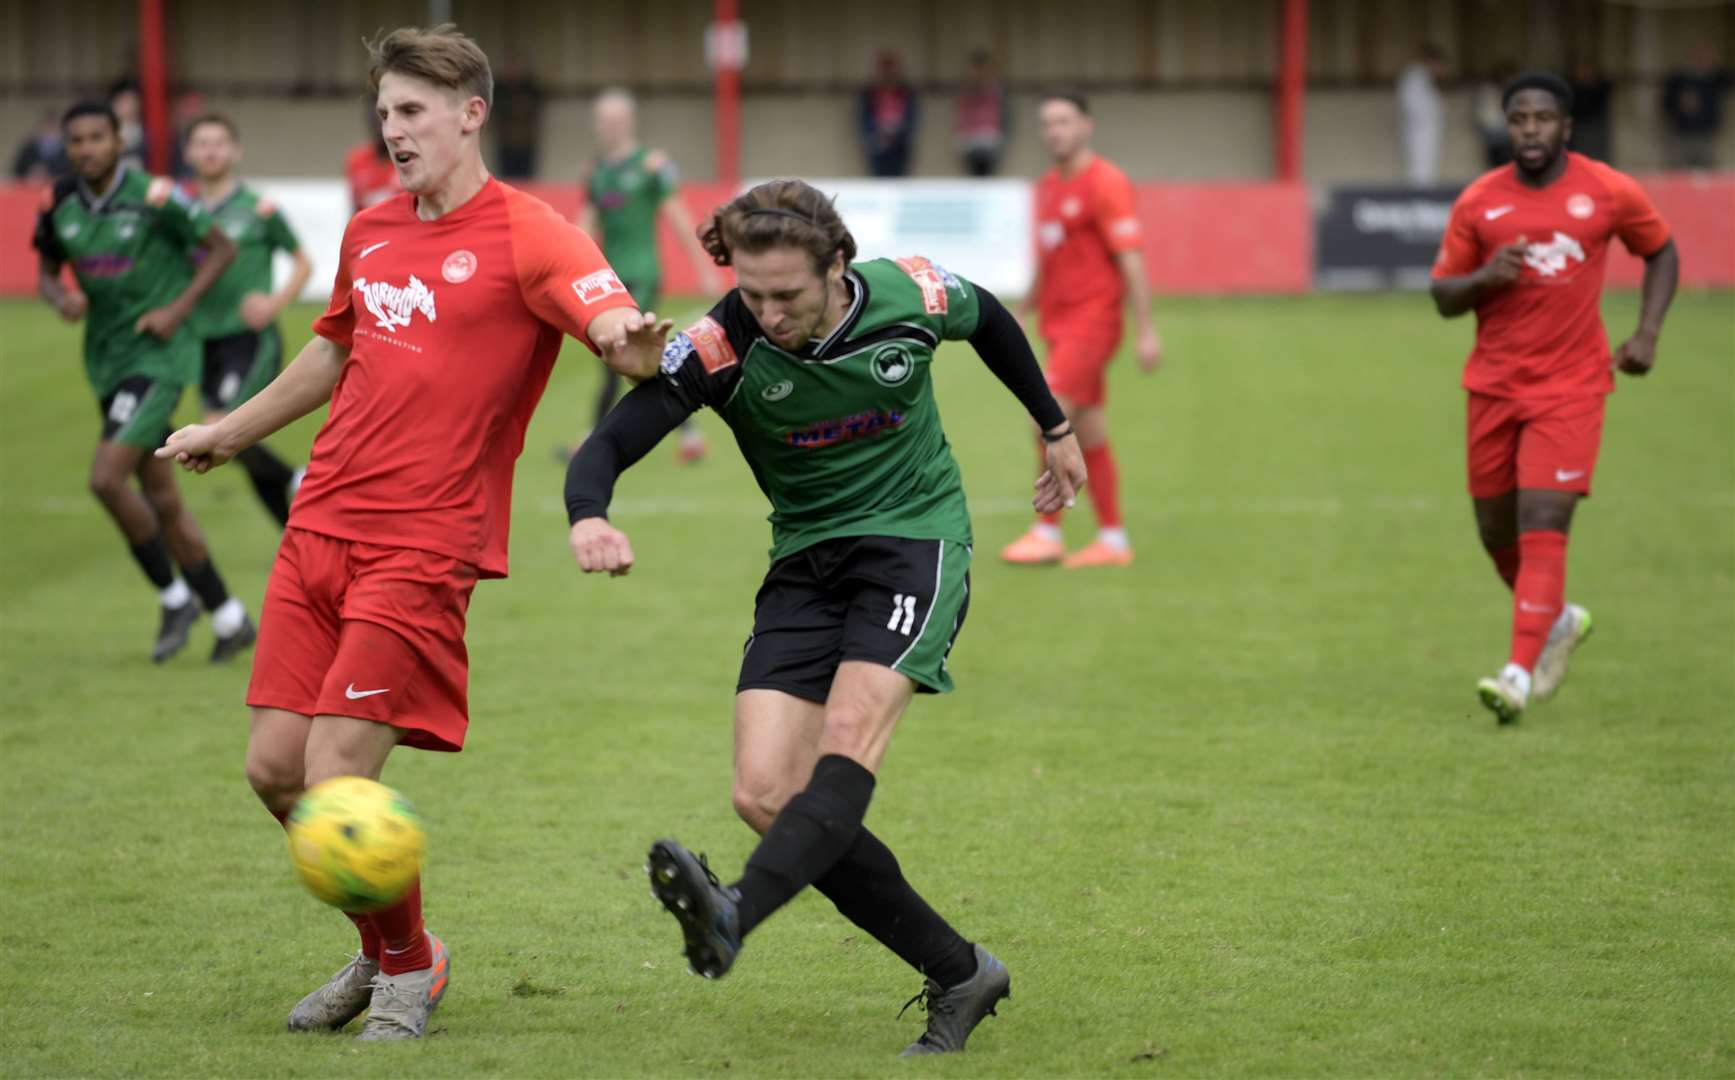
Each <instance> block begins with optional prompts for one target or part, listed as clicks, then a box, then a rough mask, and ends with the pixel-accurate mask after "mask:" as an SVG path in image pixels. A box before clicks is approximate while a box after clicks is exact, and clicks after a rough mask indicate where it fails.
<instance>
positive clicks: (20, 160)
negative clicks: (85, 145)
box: [12, 109, 68, 180]
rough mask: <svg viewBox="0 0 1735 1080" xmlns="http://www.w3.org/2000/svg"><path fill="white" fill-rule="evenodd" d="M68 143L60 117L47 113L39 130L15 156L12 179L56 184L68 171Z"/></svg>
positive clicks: (52, 112) (25, 139)
mask: <svg viewBox="0 0 1735 1080" xmlns="http://www.w3.org/2000/svg"><path fill="white" fill-rule="evenodd" d="M67 167H68V166H67V162H66V140H65V139H64V138H62V137H61V134H60V114H59V113H57V112H55V111H54V110H53V109H44V110H43V111H42V115H41V116H38V117H37V118H36V130H35V131H33V132H31V133H30V134H28V135H26V136H24V141H23V142H21V143H19V144H18V149H17V150H16V151H15V152H14V153H13V154H12V179H14V180H53V179H55V178H56V177H59V176H63V175H65V173H66V170H67Z"/></svg>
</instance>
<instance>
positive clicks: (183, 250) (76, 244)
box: [34, 164, 210, 398]
mask: <svg viewBox="0 0 1735 1080" xmlns="http://www.w3.org/2000/svg"><path fill="white" fill-rule="evenodd" d="M209 227H210V223H209V219H208V218H207V217H206V216H205V214H204V212H203V211H201V210H200V209H199V208H198V206H197V205H195V204H193V203H192V202H191V201H190V200H188V199H187V198H186V197H185V196H183V195H182V194H181V193H180V192H179V191H177V190H176V188H175V185H174V183H173V182H172V181H170V180H169V179H168V178H166V177H152V176H150V175H148V174H146V173H145V172H143V171H141V170H138V169H133V168H130V167H129V166H127V165H125V164H122V165H121V166H120V167H119V170H118V171H117V172H116V174H115V178H114V181H113V182H112V183H111V184H110V185H109V189H108V191H106V192H104V193H103V195H102V197H101V198H97V197H96V196H94V195H92V194H91V193H90V190H89V189H88V188H87V187H85V185H84V183H83V181H81V180H79V179H78V178H76V177H64V178H62V179H61V180H60V181H58V182H56V183H55V185H54V188H53V190H52V191H51V192H50V194H49V197H48V200H47V205H45V206H44V207H43V210H42V213H41V214H40V215H39V216H38V217H37V221H36V235H35V238H34V243H35V246H36V250H37V251H38V252H40V253H41V254H42V257H43V258H44V259H45V260H46V261H47V262H48V263H49V264H50V265H52V266H59V265H61V264H65V263H70V264H71V265H72V272H73V274H74V275H75V276H76V277H77V278H78V284H79V287H80V288H81V289H83V290H84V294H85V296H86V297H88V298H89V300H90V307H89V309H88V310H87V311H86V312H85V316H84V371H85V375H86V376H87V377H88V378H89V379H90V385H91V389H93V390H95V391H96V395H97V397H99V398H100V397H106V396H107V395H108V394H109V393H110V392H111V391H112V390H113V389H114V388H115V387H116V386H117V385H118V384H119V383H120V381H121V380H122V379H125V378H128V377H130V376H134V375H142V376H149V377H150V378H153V379H161V380H165V381H168V382H172V383H176V384H179V385H183V386H184V385H187V384H189V383H194V382H197V381H198V378H199V338H198V335H197V332H196V331H195V329H194V327H193V325H192V323H193V320H192V319H188V320H187V321H186V322H183V323H182V324H181V326H180V328H179V329H178V330H177V331H176V332H175V335H174V337H172V338H170V339H169V340H168V341H162V340H160V339H158V338H156V337H154V336H152V335H150V334H141V333H139V332H137V331H136V330H134V329H133V326H134V324H135V323H137V322H138V318H139V316H140V315H143V314H144V313H145V312H147V311H150V310H152V309H153V308H159V307H162V306H163V305H165V304H167V303H169V302H170V301H171V300H173V299H174V298H175V297H176V296H178V295H180V293H181V291H182V290H183V289H185V288H186V287H187V282H188V281H189V280H190V279H191V278H192V275H193V261H192V252H193V251H194V249H195V248H196V247H197V246H198V243H199V241H200V240H201V239H202V238H203V237H204V235H205V233H206V231H207V230H208V229H209Z"/></svg>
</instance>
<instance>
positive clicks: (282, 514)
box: [235, 443, 295, 525]
mask: <svg viewBox="0 0 1735 1080" xmlns="http://www.w3.org/2000/svg"><path fill="white" fill-rule="evenodd" d="M235 459H236V460H237V461H239V462H240V463H241V467H242V468H243V469H246V470H247V479H249V480H251V481H253V490H254V491H255V492H257V493H258V495H259V501H260V502H262V503H264V504H265V509H267V510H269V511H270V512H271V516H272V517H274V518H276V519H277V524H279V525H287V524H289V481H290V480H292V479H294V477H295V470H294V469H291V468H290V467H289V464H288V463H287V462H285V461H284V460H283V459H282V458H280V457H278V456H277V455H276V454H273V453H272V452H271V451H270V450H268V449H266V448H265V446H264V444H262V443H254V444H253V445H252V446H249V447H248V448H247V449H245V450H243V451H241V452H240V453H239V454H236V455H235Z"/></svg>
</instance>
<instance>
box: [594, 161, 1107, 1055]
mask: <svg viewBox="0 0 1735 1080" xmlns="http://www.w3.org/2000/svg"><path fill="white" fill-rule="evenodd" d="M705 247H706V249H707V250H708V251H710V252H711V253H712V255H713V257H714V258H715V259H716V261H717V262H718V263H719V264H720V265H724V266H733V267H734V268H735V272H736V277H737V280H738V281H739V283H740V284H739V287H738V288H737V289H735V290H733V291H731V292H730V293H729V294H728V295H727V296H725V297H724V298H723V299H722V301H720V302H719V303H718V304H717V305H716V306H715V307H713V308H712V309H711V313H710V314H709V315H707V316H706V317H705V318H703V319H701V320H699V322H698V323H696V324H695V325H693V326H692V327H690V328H689V329H688V330H687V331H685V332H684V333H682V334H681V335H680V336H678V337H677V338H676V339H675V340H674V341H673V342H671V343H670V344H669V346H668V348H667V349H666V350H665V351H664V353H663V364H662V371H661V376H660V377H659V378H656V379H651V380H648V381H646V382H645V383H643V384H641V385H639V386H638V387H637V388H635V389H634V390H633V391H632V392H631V393H630V394H628V395H627V396H626V397H625V398H624V399H622V401H621V403H620V405H619V406H618V407H617V408H616V409H615V410H614V411H613V412H611V413H609V415H608V417H607V418H606V419H604V421H603V422H602V424H601V425H599V426H598V427H597V429H596V430H595V431H594V432H592V433H591V437H590V438H589V439H588V440H586V441H585V444H584V446H583V447H581V448H580V450H579V452H578V454H577V455H576V456H575V457H574V458H573V460H572V464H571V465H570V466H569V467H568V469H567V485H566V505H567V512H568V515H569V517H570V520H571V521H572V532H571V543H572V548H573V553H574V556H575V557H576V559H577V561H578V564H579V567H580V568H581V569H583V570H584V571H586V572H597V571H606V572H608V573H611V574H615V575H620V574H624V573H626V572H627V571H628V570H630V569H631V568H632V562H633V555H632V547H631V545H630V544H629V543H628V541H627V538H626V536H625V535H624V534H623V533H621V532H620V531H619V530H618V529H616V528H614V527H613V526H612V525H610V524H609V522H608V521H607V519H606V517H605V516H604V515H605V514H606V513H607V510H608V505H609V502H610V499H611V498H612V496H613V492H614V485H615V481H616V479H617V478H618V477H619V475H620V473H621V472H622V471H623V470H624V469H626V468H627V467H628V466H630V465H631V464H632V463H633V462H635V461H637V460H639V459H640V458H642V457H643V456H644V455H645V454H646V453H648V452H649V451H650V450H651V448H652V447H654V446H655V445H656V444H657V442H658V441H659V440H660V439H662V438H663V436H664V435H666V434H668V433H669V432H670V431H673V430H674V429H675V428H676V427H677V426H678V425H679V424H680V422H681V421H682V420H684V419H686V418H687V417H688V416H689V415H690V414H691V413H692V412H693V411H694V410H695V409H698V408H699V407H701V406H709V407H710V408H712V409H714V410H716V411H717V413H718V414H719V415H720V416H722V418H723V420H724V421H725V422H726V423H728V425H729V427H730V428H731V429H732V430H733V431H734V433H735V438H736V441H737V442H738V443H739V445H740V447H741V453H742V456H744V457H745V458H746V459H747V463H748V465H749V466H750V467H751V468H752V470H753V475H754V477H755V478H756V479H757V480H758V481H759V486H760V488H761V489H763V490H764V492H765V494H766V496H767V497H768V498H769V499H770V500H771V507H772V510H771V536H772V550H771V568H770V571H769V572H768V573H767V574H766V577H765V582H764V584H763V585H762V586H761V587H760V590H759V596H758V599H757V601H756V605H755V607H756V610H755V611H754V618H753V631H752V634H751V636H749V637H748V639H747V646H746V650H745V652H744V653H743V655H742V660H741V675H740V679H739V681H738V682H737V685H736V696H735V782H734V803H735V809H736V811H737V813H739V814H740V816H741V817H742V819H743V820H745V821H746V822H747V824H748V825H750V826H751V827H752V828H753V829H754V830H755V831H757V832H759V833H760V834H761V836H762V839H761V840H760V842H759V846H758V847H757V848H755V849H754V852H753V854H752V856H751V857H750V858H748V860H747V867H746V870H745V872H744V873H743V874H742V876H741V878H740V879H739V880H738V881H736V882H735V883H733V884H731V885H728V886H724V885H723V884H721V883H720V882H719V881H718V879H717V878H716V877H715V875H713V874H712V872H711V870H710V868H709V866H708V865H706V863H705V862H704V860H703V859H698V858H695V857H694V856H693V855H692V854H691V853H690V852H688V851H687V849H685V848H683V847H682V846H681V845H679V844H677V843H675V842H674V841H672V840H662V841H658V842H657V843H656V845H655V846H653V847H652V849H651V853H650V859H649V867H648V869H649V870H650V875H651V887H652V890H653V892H655V894H656V895H657V897H658V899H659V900H661V901H662V903H663V905H664V906H665V907H667V908H668V910H669V911H670V913H671V914H673V915H674V916H675V918H676V919H677V920H678V921H679V922H680V924H681V929H682V934H683V937H684V938H685V941H686V953H687V959H688V962H689V963H690V964H691V965H692V967H693V970H694V971H695V972H698V973H700V974H703V975H705V976H707V977H710V978H716V977H719V976H721V975H723V974H725V973H727V972H728V971H729V968H730V966H731V965H732V964H733V963H734V961H735V957H736V955H737V954H738V952H739V951H740V949H741V944H742V941H743V939H744V938H745V937H746V935H747V934H748V933H749V932H750V931H752V930H753V929H754V927H756V926H758V925H759V924H760V923H761V922H763V921H764V920H765V919H766V918H767V917H768V916H769V915H770V914H771V913H772V912H773V911H775V910H777V909H778V908H779V907H781V906H782V905H783V904H785V903H787V902H788V901H789V900H791V899H793V898H794V896H795V895H796V894H797V893H799V892H800V891H801V890H802V889H803V888H805V887H806V886H808V885H812V886H814V887H815V888H816V889H818V890H819V891H820V892H822V893H824V894H825V895H826V896H827V897H828V898H829V899H830V900H831V901H832V902H833V903H834V904H836V905H837V908H838V910H839V911H840V912H841V913H842V914H843V915H844V916H845V917H847V918H848V919H850V921H852V922H854V923H855V924H856V925H857V926H859V927H861V928H862V929H863V930H864V931H866V932H867V933H869V934H871V935H873V937H874V938H875V939H876V940H878V941H880V942H881V943H882V944H884V945H885V946H886V947H887V948H889V949H891V950H892V951H893V952H894V953H896V954H897V955H898V956H899V957H901V958H902V959H903V960H904V961H905V962H907V963H908V964H910V965H911V966H912V967H914V968H915V969H916V970H917V971H918V972H920V973H922V974H923V975H924V976H925V977H926V980H927V981H926V985H925V986H924V988H923V991H922V993H921V994H920V995H918V999H919V1000H921V1001H923V1003H924V1004H925V1006H926V1009H927V1014H928V1023H927V1031H926V1032H925V1033H924V1034H923V1035H922V1037H921V1038H920V1039H918V1040H917V1041H916V1042H915V1043H913V1044H912V1045H911V1046H909V1047H908V1048H907V1049H906V1050H905V1053H906V1054H930V1053H944V1052H949V1051H956V1050H962V1049H963V1048H964V1043H965V1040H966V1039H968V1038H969V1035H970V1032H971V1031H972V1030H973V1029H974V1028H975V1026H976V1025H977V1024H978V1023H980V1022H981V1020H982V1018H983V1017H984V1016H987V1015H989V1014H991V1013H992V1012H993V1010H994V1007H995V1005H996V1004H997V1003H998V1002H999V1001H1000V1000H1001V999H1002V998H1003V997H1006V996H1008V995H1009V992H1010V986H1011V977H1010V976H1009V975H1008V974H1007V971H1006V968H1005V966H1004V965H1003V964H1001V962H1000V961H999V960H997V959H996V958H995V957H994V956H992V955H991V954H989V953H988V951H987V950H985V949H983V948H982V947H981V946H980V945H973V944H971V943H970V942H969V941H967V940H966V939H965V938H963V937H962V936H961V935H960V934H959V933H958V932H957V931H956V930H954V929H953V928H952V927H951V926H950V925H949V924H948V923H947V922H946V921H945V920H944V919H943V918H941V917H940V916H939V915H938V914H936V913H935V912H934V910H933V909H932V908H931V907H929V906H928V904H927V902H926V901H924V900H923V899H922V898H921V896H920V895H918V894H917V893H916V891H915V890H914V889H913V888H912V887H911V886H910V884H909V882H908V881H906V880H905V878H904V876H903V871H902V870H901V868H900V867H899V865H898V860H897V858H896V856H894V855H893V854H892V852H891V850H890V849H889V848H887V847H886V845H885V844H884V843H882V842H881V841H880V840H879V839H878V838H877V837H876V836H874V834H873V833H870V832H869V831H867V829H866V828H865V827H863V824H862V822H863V817H864V816H865V815H866V813H867V807H868V802H869V800H870V798H871V796H872V794H873V790H874V786H875V783H876V781H875V773H876V772H877V771H878V769H879V766H880V762H881V760H882V759H883V758H884V756H885V752H886V749H887V747H888V745H889V744H890V741H891V736H892V731H893V729H894V728H895V727H896V726H897V723H898V720H899V719H900V718H901V717H902V715H903V713H904V710H905V708H907V707H908V705H909V703H910V701H911V699H912V697H913V696H914V694H916V693H917V692H929V693H944V692H946V691H949V690H951V689H952V677H951V675H950V674H949V673H948V672H947V670H946V660H947V656H948V654H949V653H950V651H951V648H952V643H953V642H954V641H955V640H956V639H957V636H958V631H959V630H960V628H961V627H962V626H963V623H964V616H965V613H966V612H967V610H968V608H969V600H970V576H969V571H970V544H971V534H970V513H969V509H968V507H967V506H966V505H965V502H964V488H963V482H962V478H961V477H960V475H959V472H958V465H957V462H956V461H955V460H954V459H953V457H952V452H951V448H950V446H949V445H948V444H947V441H946V434H945V431H944V430H943V429H942V427H941V424H940V414H939V407H938V405H937V404H936V403H935V400H934V390H933V381H932V377H931V368H932V365H933V363H934V352H935V350H936V349H937V348H938V347H939V345H940V342H942V341H969V342H970V344H971V346H972V347H974V349H975V350H976V352H977V354H978V355H980V356H981V358H982V360H983V362H984V363H985V364H986V365H987V366H988V368H989V370H991V371H992V372H993V373H994V375H995V376H996V377H997V378H999V379H1000V381H1001V382H1002V383H1004V384H1005V385H1006V387H1007V388H1008V389H1009V390H1011V391H1012V393H1013V394H1014V396H1016V397H1017V399H1018V401H1019V402H1020V403H1021V404H1022V405H1023V406H1024V407H1025V409H1026V410H1027V411H1028V412H1029V413H1030V415H1031V417H1032V418H1033V419H1035V420H1036V422H1037V424H1038V426H1039V427H1040V429H1041V431H1042V433H1043V440H1044V443H1045V445H1046V447H1047V458H1048V471H1047V472H1045V473H1044V474H1043V475H1042V477H1041V478H1040V479H1039V480H1038V481H1037V490H1036V498H1035V500H1034V501H1035V505H1036V508H1037V510H1038V511H1041V512H1047V511H1051V510H1054V509H1058V508H1060V507H1062V506H1070V505H1071V504H1072V502H1073V498H1074V495H1075V493H1076V492H1077V491H1078V490H1079V489H1080V488H1081V487H1082V486H1083V484H1084V479H1085V468H1084V459H1083V455H1082V452H1081V451H1080V450H1079V447H1078V441H1077V439H1075V438H1074V437H1073V435H1072V429H1071V426H1070V425H1069V424H1068V423H1067V421H1066V417H1065V414H1064V413H1062V412H1061V410H1060V406H1059V404H1058V403H1056V401H1055V400H1054V396H1053V395H1052V394H1051V393H1050V392H1049V390H1048V385H1047V383H1046V382H1045V381H1044V380H1043V376H1042V370H1041V368H1040V367H1038V365H1037V363H1036V357H1035V355H1034V354H1032V352H1031V350H1030V345H1029V343H1028V342H1027V341H1026V340H1025V338H1024V333H1023V331H1022V330H1021V329H1020V328H1019V325H1018V320H1017V319H1016V318H1014V317H1013V315H1012V314H1011V313H1010V312H1008V311H1007V310H1006V308H1005V307H1004V306H1003V305H1002V304H1001V303H1000V301H999V300H997V299H996V298H995V297H994V296H993V295H992V294H990V293H988V292H985V291H983V290H982V289H981V288H979V287H977V286H976V285H974V284H972V283H971V282H969V281H966V280H964V279H962V278H959V277H957V276H955V275H953V274H951V273H949V272H948V271H946V270H945V269H944V268H943V267H940V266H937V265H935V264H933V263H931V262H929V261H928V260H926V259H922V258H909V259H898V260H889V259H873V260H869V261H867V262H863V263H860V264H857V265H853V266H852V265H851V261H852V260H853V259H854V257H855V241H854V239H853V238H851V236H850V234H849V231H848V230H847V229H846V228H845V227H844V224H843V221H842V219H841V218H839V217H838V214H837V210H836V208H835V207H834V206H833V205H832V203H831V201H830V200H829V199H827V198H826V197H825V196H824V195H823V194H821V193H820V192H819V191H817V190H815V189H814V188H813V187H812V186H810V185H808V184H805V183H803V182H801V181H799V180H776V181H772V182H770V183H766V184H761V185H759V186H758V187H756V188H754V189H752V190H751V191H749V192H747V193H746V194H745V195H742V196H741V197H739V198H737V199H736V200H734V201H733V202H731V203H729V204H728V205H727V206H725V207H723V208H722V209H721V210H720V211H719V212H718V214H717V215H716V216H715V217H714V218H713V219H712V221H711V223H710V225H709V226H708V227H707V230H706V233H705ZM1009 420H1010V418H1009Z"/></svg>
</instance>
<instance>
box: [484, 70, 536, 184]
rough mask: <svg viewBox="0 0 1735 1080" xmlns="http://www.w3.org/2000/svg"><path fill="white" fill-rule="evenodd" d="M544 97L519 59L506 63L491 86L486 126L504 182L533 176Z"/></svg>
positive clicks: (534, 79) (533, 77)
mask: <svg viewBox="0 0 1735 1080" xmlns="http://www.w3.org/2000/svg"><path fill="white" fill-rule="evenodd" d="M545 98H546V95H545V94H543V92H542V87H541V86H540V85H539V84H538V83H537V81H536V78H535V76H533V75H531V74H530V71H529V69H528V68H527V67H525V65H524V61H523V60H522V59H521V58H519V57H513V58H512V59H510V60H508V61H507V62H506V69H505V70H504V71H502V72H501V73H500V78H499V79H498V80H497V81H496V82H495V83H494V107H493V109H492V110H490V111H489V113H488V126H489V127H490V128H492V129H493V131H494V157H495V161H496V162H497V164H498V165H499V169H500V175H501V177H503V178H504V179H507V180H527V179H529V178H531V177H533V176H535V175H536V148H537V144H538V143H539V142H541V140H542V103H543V101H544V99H545Z"/></svg>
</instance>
